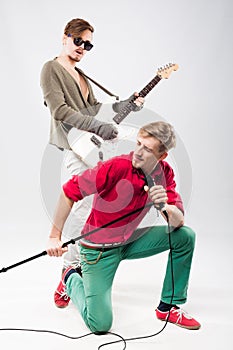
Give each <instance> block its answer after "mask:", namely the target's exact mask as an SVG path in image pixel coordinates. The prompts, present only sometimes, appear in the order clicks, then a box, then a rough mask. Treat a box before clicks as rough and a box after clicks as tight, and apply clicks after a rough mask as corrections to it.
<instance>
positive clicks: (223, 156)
mask: <svg viewBox="0 0 233 350" xmlns="http://www.w3.org/2000/svg"><path fill="white" fill-rule="evenodd" d="M232 8H233V4H232V1H230V0H205V1H202V0H195V1H193V0H190V1H186V0H177V1H172V0H170V1H169V0H163V1H157V0H144V1H139V0H134V1H130V0H128V1H125V0H118V1H117V2H114V1H108V0H99V1H95V0H89V1H87V2H84V1H82V2H81V1H78V0H70V1H69V2H68V1H61V0H56V1H54V0H50V1H45V0H41V1H38V2H33V1H29V0H21V1H17V0H14V1H13V0H7V1H6V0H2V1H1V4H0V18H1V21H0V28H1V126H2V127H1V138H0V152H1V173H0V176H1V196H0V215H1V222H0V229H1V230H0V237H1V246H2V247H4V249H3V252H2V254H1V257H0V268H1V265H2V266H5V265H8V264H11V263H14V262H16V261H17V260H18V259H22V258H25V257H27V256H30V255H32V254H34V253H35V252H39V251H40V250H43V249H44V248H45V244H46V239H47V235H48V231H49V226H50V220H49V218H48V216H47V214H46V211H45V210H44V206H43V203H42V200H41V193H40V169H41V161H42V158H43V154H44V151H45V149H46V146H47V144H48V133H49V112H48V110H47V109H46V108H45V107H44V106H43V98H42V92H41V89H40V85H39V77H40V71H41V68H42V66H43V64H44V63H45V62H46V61H47V60H49V59H52V58H53V57H55V56H56V55H57V54H59V53H60V50H61V36H62V32H63V28H64V26H65V24H66V23H67V22H68V21H69V20H71V19H72V18H76V17H80V18H84V19H86V20H88V21H89V22H90V23H91V24H92V25H93V26H94V27H95V33H94V45H95V47H94V49H93V51H91V52H90V53H87V55H86V57H85V58H84V59H83V61H82V62H81V63H80V64H79V67H80V68H82V69H83V70H84V71H85V72H86V73H87V74H88V75H90V76H92V77H94V78H95V79H96V80H98V81H100V82H101V83H102V84H103V85H105V86H106V87H108V88H109V89H110V90H112V91H113V92H116V93H117V94H119V95H120V96H121V98H127V97H128V96H129V95H131V93H132V92H134V91H137V90H140V89H141V88H142V87H143V86H144V85H145V84H146V83H147V82H148V81H149V80H150V79H152V77H153V76H154V75H155V73H156V71H157V68H158V67H159V66H161V65H163V64H165V63H167V62H170V61H172V62H176V63H178V64H179V67H180V68H179V70H178V71H177V72H175V73H173V74H172V76H171V77H170V79H169V80H168V81H162V82H160V84H159V86H158V87H156V90H153V91H152V92H151V93H150V95H148V97H147V99H146V107H147V108H149V109H151V110H153V111H155V112H156V113H158V114H159V115H161V116H162V117H163V118H164V119H166V120H167V121H169V122H170V123H171V124H173V125H174V126H175V129H176V131H177V133H178V134H179V137H180V138H181V139H182V140H183V142H184V145H185V147H186V151H187V153H188V155H189V158H190V161H191V166H192V171H193V174H192V175H193V178H192V198H191V200H190V203H189V206H188V207H187V213H186V217H187V223H188V224H189V225H190V226H192V227H193V228H194V229H195V230H196V231H197V233H198V240H197V250H196V260H195V262H194V269H193V282H192V284H194V285H195V288H200V290H199V292H200V294H201V295H202V289H201V288H202V287H207V288H211V287H215V288H218V287H219V286H222V287H223V289H224V291H226V290H227V291H229V292H230V291H232V282H231V281H230V280H229V279H231V277H230V278H229V274H230V273H232V260H231V259H232V258H231V255H232V254H231V245H232V243H233V239H232V228H231V224H230V218H231V209H232V204H231V197H232V195H233V188H232V165H231V151H232V146H231V145H230V140H231V134H232V112H233V108H232V101H233V99H232V82H231V79H232V77H233V76H232V73H233V69H232V61H233V49H232V32H233V11H232ZM95 92H96V95H97V97H98V98H99V100H102V101H103V100H104V99H105V98H106V96H105V95H103V93H102V92H100V91H99V90H96V88H95ZM54 153H57V152H56V150H54ZM25 255H26V256H25ZM53 263H54V262H53ZM53 263H51V264H53ZM21 272H22V270H21ZM9 273H10V272H9ZM0 278H1V280H2V281H1V282H2V283H4V281H3V278H5V276H3V275H0ZM222 295H223V294H222V293H219V297H220V298H221V297H222ZM204 297H206V293H204ZM216 349H217V348H216Z"/></svg>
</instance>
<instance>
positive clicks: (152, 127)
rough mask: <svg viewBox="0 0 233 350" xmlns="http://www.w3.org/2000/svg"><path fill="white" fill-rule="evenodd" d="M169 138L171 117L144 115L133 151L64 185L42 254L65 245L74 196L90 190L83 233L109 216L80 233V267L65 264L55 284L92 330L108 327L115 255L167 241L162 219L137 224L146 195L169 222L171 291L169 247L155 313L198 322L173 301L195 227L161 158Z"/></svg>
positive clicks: (182, 296)
mask: <svg viewBox="0 0 233 350" xmlns="http://www.w3.org/2000/svg"><path fill="white" fill-rule="evenodd" d="M174 146H175V134H174V130H173V127H172V126H171V125H170V124H168V123H166V122H163V121H158V122H154V123H150V124H148V125H145V126H143V127H142V128H141V129H140V130H139V133H138V136H137V145H136V147H135V150H134V152H131V153H129V154H127V155H121V156H118V157H114V158H112V159H110V160H108V161H105V162H103V163H99V164H98V165H97V166H96V167H95V168H93V169H88V170H86V171H85V172H84V173H83V174H82V175H79V176H73V177H72V178H71V179H70V180H69V181H68V182H67V183H65V184H64V185H63V191H62V193H61V196H60V199H59V202H58V206H57V209H56V212H55V217H54V223H53V226H52V229H51V233H50V235H49V242H48V247H47V253H48V255H50V256H61V255H62V254H63V253H64V252H66V251H67V247H66V248H62V242H61V235H62V230H63V227H64V224H65V222H66V220H67V218H68V216H69V214H70V212H71V209H72V206H73V203H74V202H77V201H79V200H81V199H83V198H84V197H86V196H88V195H91V194H95V196H94V200H93V207H92V210H91V213H90V216H89V217H88V219H87V221H86V224H85V226H84V228H83V232H82V233H83V234H86V233H88V232H90V231H91V230H93V229H96V228H100V227H102V226H103V225H105V224H106V223H108V222H112V221H114V223H113V224H112V225H110V226H109V227H106V228H102V229H100V230H98V231H96V232H95V233H93V234H91V235H87V236H85V237H84V238H82V239H81V240H80V241H79V242H80V253H81V266H82V271H81V272H80V271H77V270H76V269H75V268H74V267H72V266H70V267H69V268H67V269H66V271H65V272H64V274H63V276H62V281H61V282H60V288H61V289H62V290H63V289H64V285H65V288H66V293H67V297H68V298H70V299H71V300H72V302H73V303H74V305H75V306H76V307H77V308H78V310H79V312H80V314H81V315H82V318H83V320H84V321H85V323H86V325H87V327H88V328H89V329H90V330H91V331H92V332H95V333H103V332H107V331H108V330H109V329H110V328H111V326H112V320H113V316H112V315H113V314H112V302H111V292H112V284H113V279H114V276H115V273H116V271H117V268H118V266H119V264H120V262H121V261H122V260H125V259H139V258H145V257H149V256H152V255H155V254H158V253H161V252H164V251H166V250H169V248H170V246H169V235H168V234H167V225H161V226H159V225H156V226H152V227H146V228H138V226H139V224H140V222H141V221H142V219H143V218H144V216H145V215H146V213H147V212H148V211H149V206H146V205H147V204H148V203H150V202H151V203H152V204H153V205H154V206H155V207H156V208H160V206H161V205H164V209H165V210H166V213H167V215H168V218H169V223H170V226H171V227H172V233H171V243H172V261H173V276H174V295H173V297H172V289H173V288H172V284H173V283H172V272H171V266H170V260H171V256H170V254H169V257H168V262H167V270H166V274H165V278H164V282H163V287H162V292H161V301H160V303H159V305H158V307H157V309H156V316H157V318H158V319H160V320H162V321H165V320H166V319H167V318H169V319H168V321H169V322H171V323H174V324H177V325H178V326H181V327H184V328H188V329H199V328H200V323H199V322H197V321H196V320H195V319H194V318H192V317H191V316H189V315H188V314H187V313H185V312H184V311H183V310H182V309H180V308H179V306H178V305H180V304H183V303H185V302H186V299H187V288H188V281H189V275H190V269H191V263H192V256H193V250H194V244H195V233H194V232H193V230H192V229H191V228H189V227H187V226H184V210H183V204H182V199H181V197H180V195H179V194H178V193H177V192H176V183H175V180H174V172H173V170H172V168H171V167H170V165H169V164H168V163H167V162H165V161H164V159H165V158H166V156H167V152H168V151H169V150H170V149H171V148H173V147H174ZM149 184H150V188H149V187H148V185H149ZM151 184H152V185H151ZM139 208H142V209H141V210H139V212H136V213H134V214H132V215H130V216H128V217H124V218H123V219H122V217H123V216H125V215H126V214H129V213H131V212H133V211H135V210H136V209H139ZM161 213H162V215H164V214H163V212H162V211H161ZM165 218H166V216H165ZM117 219H121V220H119V221H117ZM58 292H59V290H58Z"/></svg>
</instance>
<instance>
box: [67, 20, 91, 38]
mask: <svg viewBox="0 0 233 350" xmlns="http://www.w3.org/2000/svg"><path fill="white" fill-rule="evenodd" d="M87 29H88V30H90V31H91V32H92V33H93V32H94V28H93V27H92V26H91V25H90V23H88V22H87V21H85V20H84V19H81V18H75V19H72V20H71V21H70V22H68V23H67V25H66V27H65V29H64V34H65V35H68V34H71V35H72V36H79V35H80V34H81V33H82V32H83V31H84V30H87Z"/></svg>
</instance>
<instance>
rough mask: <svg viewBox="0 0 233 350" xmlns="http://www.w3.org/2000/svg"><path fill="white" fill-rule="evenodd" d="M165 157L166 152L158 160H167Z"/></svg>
mask: <svg viewBox="0 0 233 350" xmlns="http://www.w3.org/2000/svg"><path fill="white" fill-rule="evenodd" d="M167 156H168V153H167V152H164V153H163V154H162V155H161V156H160V158H159V160H164V159H165V158H167Z"/></svg>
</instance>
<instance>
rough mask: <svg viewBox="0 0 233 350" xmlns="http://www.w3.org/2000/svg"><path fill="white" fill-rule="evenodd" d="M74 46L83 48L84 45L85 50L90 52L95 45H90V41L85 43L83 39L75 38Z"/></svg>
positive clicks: (69, 35)
mask: <svg viewBox="0 0 233 350" xmlns="http://www.w3.org/2000/svg"><path fill="white" fill-rule="evenodd" d="M68 37H72V35H71V34H68ZM73 42H74V45H76V46H81V45H82V44H84V50H87V51H90V50H91V49H92V48H93V46H94V45H93V44H92V43H90V41H88V40H86V41H84V40H83V39H82V38H74V39H73Z"/></svg>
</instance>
